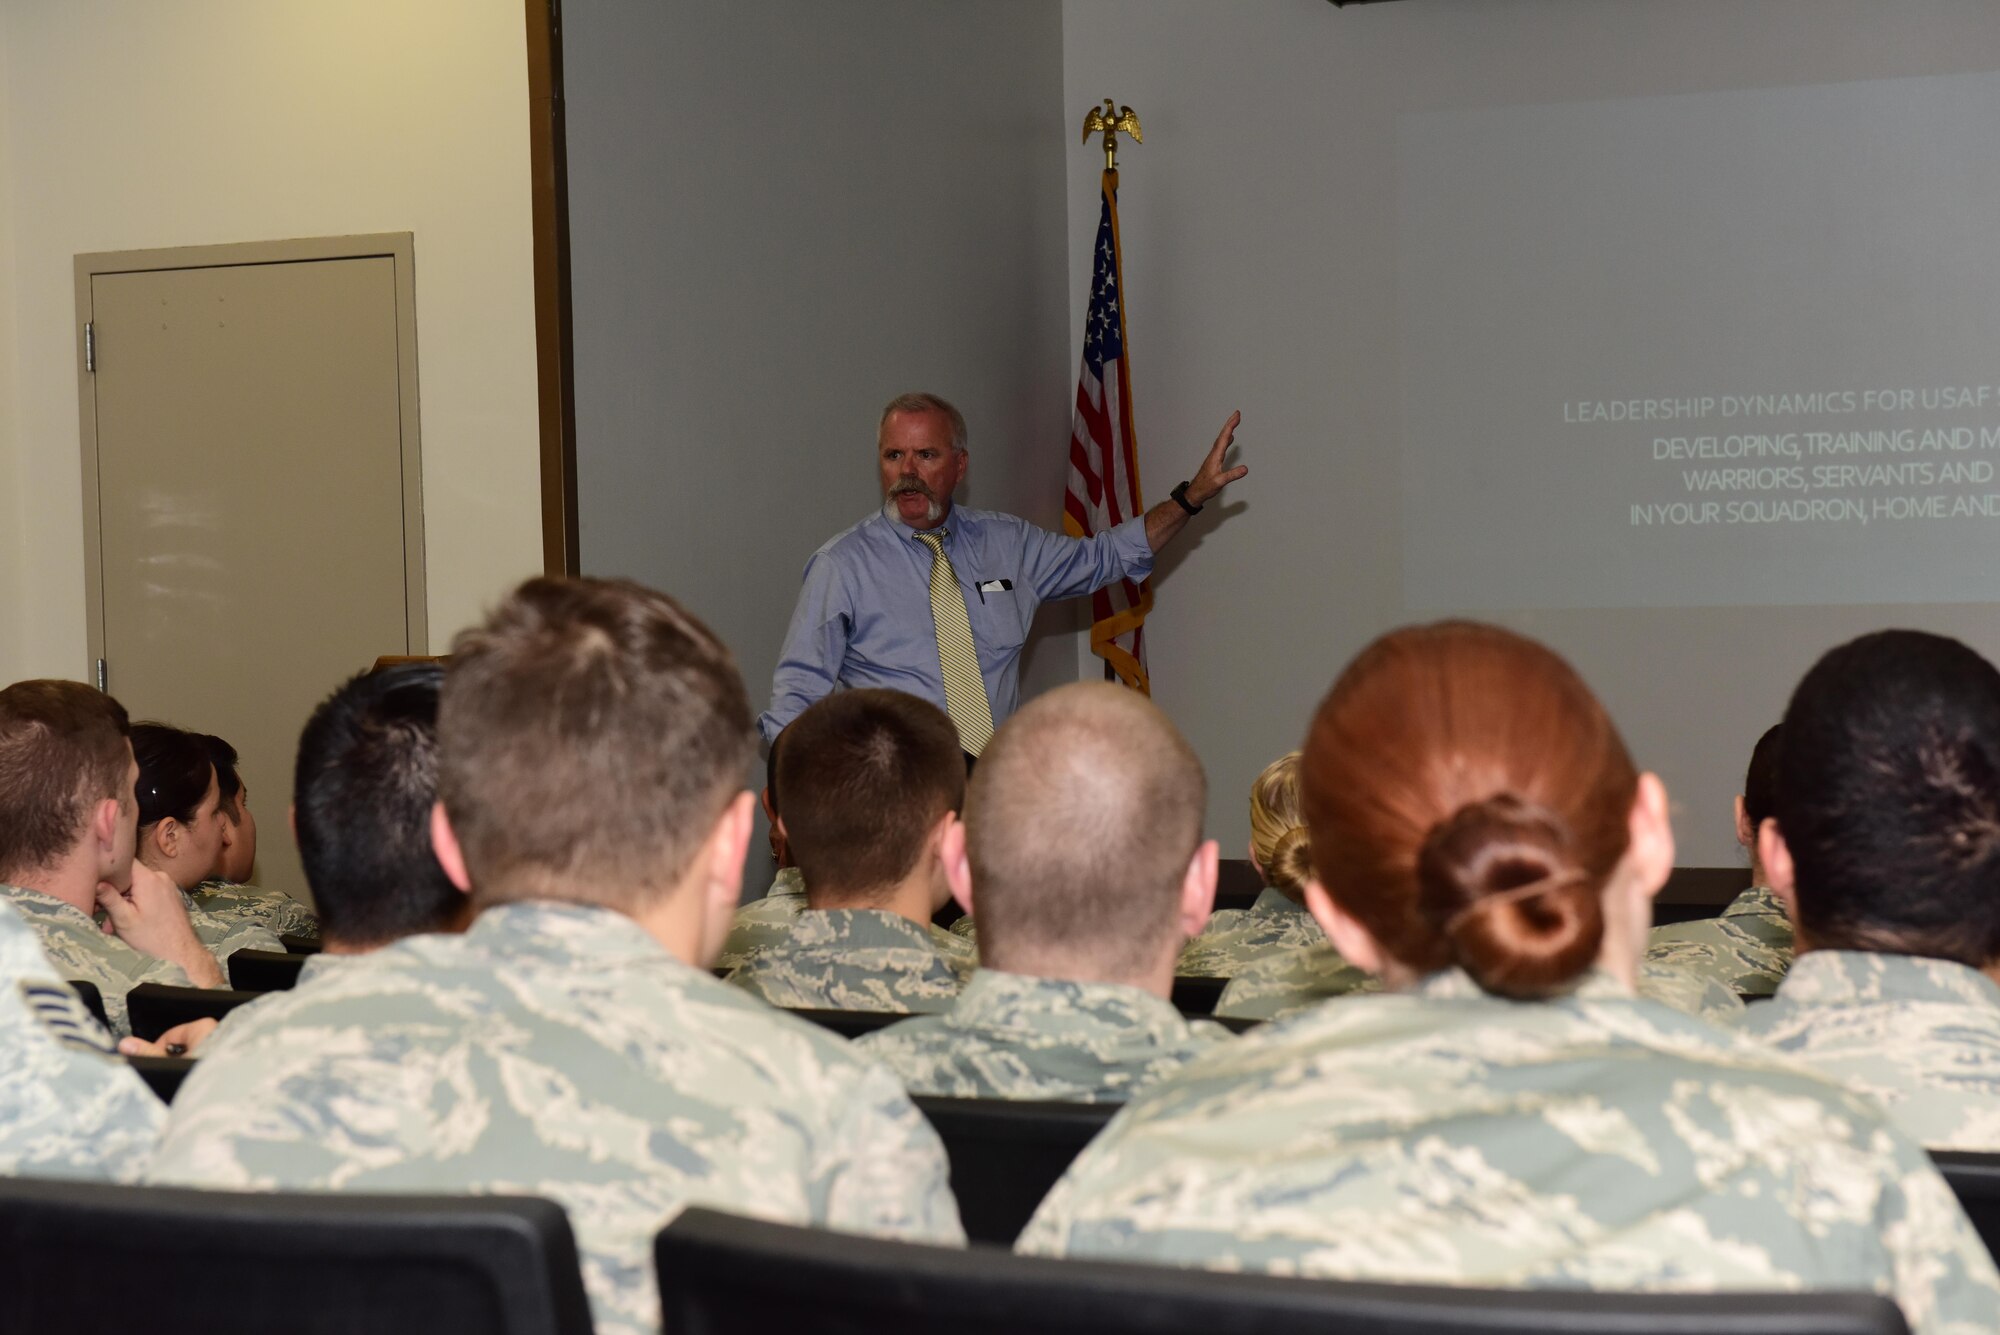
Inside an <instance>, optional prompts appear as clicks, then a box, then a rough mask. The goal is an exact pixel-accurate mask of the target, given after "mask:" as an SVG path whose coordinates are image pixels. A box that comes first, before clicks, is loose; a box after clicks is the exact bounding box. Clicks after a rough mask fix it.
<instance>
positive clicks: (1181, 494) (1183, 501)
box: [1169, 482, 1202, 515]
mask: <svg viewBox="0 0 2000 1335" xmlns="http://www.w3.org/2000/svg"><path fill="white" fill-rule="evenodd" d="M1187 489H1188V484H1187V483H1186V482H1183V483H1181V484H1180V485H1179V486H1178V487H1175V488H1174V489H1173V491H1172V492H1170V493H1169V494H1170V495H1171V496H1172V497H1173V498H1174V500H1175V502H1176V503H1177V504H1179V506H1180V507H1181V509H1183V510H1185V511H1187V512H1188V513H1189V514H1191V515H1198V514H1200V513H1201V511H1202V507H1201V506H1199V505H1196V504H1195V503H1194V502H1193V501H1191V500H1189V499H1188V496H1187Z"/></svg>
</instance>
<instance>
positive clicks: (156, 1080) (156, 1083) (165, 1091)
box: [125, 1057, 194, 1103]
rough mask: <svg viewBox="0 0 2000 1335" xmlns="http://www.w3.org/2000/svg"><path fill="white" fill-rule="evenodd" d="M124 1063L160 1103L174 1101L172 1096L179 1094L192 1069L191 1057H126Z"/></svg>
mask: <svg viewBox="0 0 2000 1335" xmlns="http://www.w3.org/2000/svg"><path fill="white" fill-rule="evenodd" d="M125 1062H126V1064H127V1065H129V1066H130V1067H131V1068H132V1069H133V1070H135V1071H137V1072H138V1073H139V1078H140V1079H141V1080H144V1081H145V1082H146V1088H148V1089H150V1090H152V1091H153V1097H154V1098H156V1099H158V1100H159V1101H160V1102H162V1103H172V1102H173V1101H174V1095H176V1094H178V1093H180V1092H181V1082H182V1081H183V1080H186V1079H187V1078H188V1072H189V1071H192V1070H193V1069H194V1058H192V1057H127V1058H125Z"/></svg>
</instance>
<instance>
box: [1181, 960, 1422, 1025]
mask: <svg viewBox="0 0 2000 1335" xmlns="http://www.w3.org/2000/svg"><path fill="white" fill-rule="evenodd" d="M1381 990H1382V984H1381V982H1380V980H1378V979H1377V978H1376V977H1375V975H1373V974H1371V973H1369V972H1368V971H1367V970H1365V969H1359V968H1356V967H1355V966H1354V965H1352V964H1349V963H1348V962H1347V961H1346V959H1344V958H1343V957H1342V956H1341V953H1340V952H1339V951H1337V950H1335V949H1334V948H1333V944H1332V943H1331V942H1327V941H1322V942H1321V943H1320V944H1319V945H1316V946H1307V947H1305V948H1304V949H1301V950H1282V951H1279V952H1277V953H1276V954H1272V955H1266V956H1265V957H1264V958H1263V959H1260V960H1257V961H1255V962H1254V963H1251V964H1247V965H1245V966H1244V967H1243V968H1241V969H1239V970H1237V972H1236V974H1235V975H1234V976H1233V977H1231V978H1230V980H1229V986H1227V987H1225V988H1223V989H1222V997H1221V999H1220V1000H1218V1001H1217V1002H1216V1003H1215V1013H1216V1014H1217V1015H1221V1016H1225V1017H1228V1018H1230V1019H1237V1020H1271V1019H1276V1018H1277V1017H1278V1016H1280V1015H1289V1014H1290V1013H1291V1012H1293V1011H1296V1010H1301V1009H1303V1008H1305V1007H1307V1006H1310V1005H1312V1004H1313V1003H1314V1002H1318V1001H1324V1000H1326V999H1327V998H1328V997H1339V996H1345V995H1346V994H1348V993H1349V992H1379V991H1381Z"/></svg>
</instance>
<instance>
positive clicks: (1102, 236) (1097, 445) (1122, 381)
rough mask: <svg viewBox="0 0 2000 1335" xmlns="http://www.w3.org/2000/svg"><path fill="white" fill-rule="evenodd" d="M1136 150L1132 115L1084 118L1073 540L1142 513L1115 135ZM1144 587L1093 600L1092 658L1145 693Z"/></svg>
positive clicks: (1148, 590) (1108, 103)
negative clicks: (1091, 160) (1091, 221)
mask: <svg viewBox="0 0 2000 1335" xmlns="http://www.w3.org/2000/svg"><path fill="white" fill-rule="evenodd" d="M1121 132H1123V133H1125V134H1129V135H1131V136H1132V141H1133V142H1134V143H1143V142H1144V140H1143V138H1142V136H1141V133H1140V130H1139V116H1138V113H1136V112H1134V111H1133V110H1132V108H1130V107H1126V106H1120V105H1118V104H1117V103H1116V102H1113V101H1112V100H1111V99H1110V98H1108V97H1107V98H1105V99H1104V105H1103V106H1102V107H1092V108H1091V109H1090V112H1089V114H1088V115H1086V116H1085V117H1084V119H1083V142H1084V143H1085V144H1088V143H1089V142H1090V136H1092V135H1093V134H1101V135H1103V137H1104V138H1103V149H1104V173H1103V178H1102V184H1101V187H1100V195H1101V198H1102V208H1101V210H1100V212H1099V216H1098V231H1097V241H1096V243H1095V245H1094V246H1093V260H1092V265H1091V267H1092V280H1091V292H1090V303H1089V307H1088V310H1087V313H1086V315H1085V319H1084V353H1083V364H1082V366H1081V367H1080V368H1079V370H1078V373H1077V397H1076V410H1075V416H1074V418H1073V420H1072V425H1071V428H1070V444H1069V455H1070V467H1069V482H1068V485H1067V488H1066V491H1065V495H1064V502H1063V510H1064V513H1063V530H1064V532H1066V533H1068V534H1069V535H1070V536H1071V537H1078V538H1081V537H1088V536H1091V535H1092V534H1096V533H1102V532H1105V531H1107V530H1109V529H1110V528H1111V527H1113V526H1115V525H1116V524H1118V523H1121V522H1124V521H1125V520H1128V519H1131V518H1133V517H1135V516H1137V515H1140V514H1143V513H1144V512H1145V506H1144V499H1143V496H1142V494H1141V491H1140V486H1139V459H1138V448H1137V441H1136V439H1135V435H1136V433H1135V432H1134V430H1133V426H1132V384H1131V374H1130V364H1129V360H1128V358H1127V354H1126V343H1125V301H1124V288H1125V278H1124V274H1123V268H1124V265H1123V261H1122V257H1121V254H1120V250H1121V247H1120V245H1119V240H1118V203H1117V201H1118V135H1119V134H1120V133H1121ZM1152 606H1153V589H1152V582H1151V580H1150V579H1146V580H1139V581H1136V582H1134V581H1132V580H1118V581H1115V582H1114V583H1112V584H1110V585H1107V586H1105V587H1104V588H1102V589H1099V590H1098V591H1097V592H1096V593H1094V594H1093V595H1092V596H1091V610H1092V619H1091V628H1090V649H1091V652H1092V653H1093V654H1095V655H1097V656H1098V657H1099V658H1101V659H1103V660H1104V670H1105V677H1106V680H1118V681H1122V682H1124V683H1125V684H1126V685H1127V686H1129V687H1131V688H1132V689H1133V690H1136V691H1138V692H1140V693H1141V694H1147V695H1150V694H1151V693H1152V679H1151V675H1150V674H1149V673H1148V671H1147V669H1146V650H1145V638H1144V637H1145V621H1146V615H1147V613H1148V612H1150V611H1151V610H1152Z"/></svg>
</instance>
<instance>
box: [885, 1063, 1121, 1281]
mask: <svg viewBox="0 0 2000 1335" xmlns="http://www.w3.org/2000/svg"><path fill="white" fill-rule="evenodd" d="M915 1102H916V1105H917V1109H918V1110H919V1111H920V1112H922V1113H923V1115H924V1116H925V1117H926V1118H928V1119H929V1120H930V1124H931V1126H932V1127H933V1128H935V1129H936V1131H937V1133H938V1139H940V1140H942V1141H943V1142H944V1152H945V1156H946V1157H947V1158H949V1159H950V1160H951V1194H952V1195H954V1196H956V1197H958V1216H959V1218H960V1219H961V1220H963V1221H964V1223H965V1234H966V1236H967V1237H969V1238H971V1239H972V1240H973V1241H974V1242H991V1243H995V1244H997V1245H999V1246H1002V1247H1005V1246H1010V1245H1012V1243H1013V1241H1014V1239H1015V1238H1016V1237H1018V1236H1019V1235H1020V1232H1021V1230H1022V1229H1023V1228H1025V1227H1027V1224H1028V1220H1029V1219H1030V1218H1032V1217H1033V1216H1034V1213H1035V1207H1036V1206H1038V1205H1040V1204H1041V1203H1042V1197H1044V1196H1046V1195H1048V1194H1049V1188H1050V1187H1053V1186H1054V1185H1055V1184H1056V1179H1057V1178H1059V1177H1061V1176H1062V1175H1063V1173H1064V1172H1065V1171H1067V1170H1068V1168H1069V1166H1070V1163H1071V1162H1072V1161H1073V1160H1074V1159H1075V1158H1076V1156H1077V1155H1078V1154H1080V1153H1082V1151H1083V1147H1084V1146H1085V1145H1088V1144H1089V1143H1090V1142H1091V1141H1092V1140H1093V1139H1094V1138H1095V1137H1096V1135H1097V1133H1098V1132H1099V1131H1102V1130H1103V1129H1104V1124H1105V1123H1106V1122H1108V1121H1110V1120H1111V1118H1112V1116H1113V1115H1114V1114H1115V1113H1117V1111H1118V1109H1119V1108H1120V1107H1122V1106H1123V1105H1121V1104H1117V1103H1034V1102H1028V1101H1025V1100H1015V1099H940V1098H931V1097H929V1096H919V1097H918V1098H917V1099H916V1100H915Z"/></svg>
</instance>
